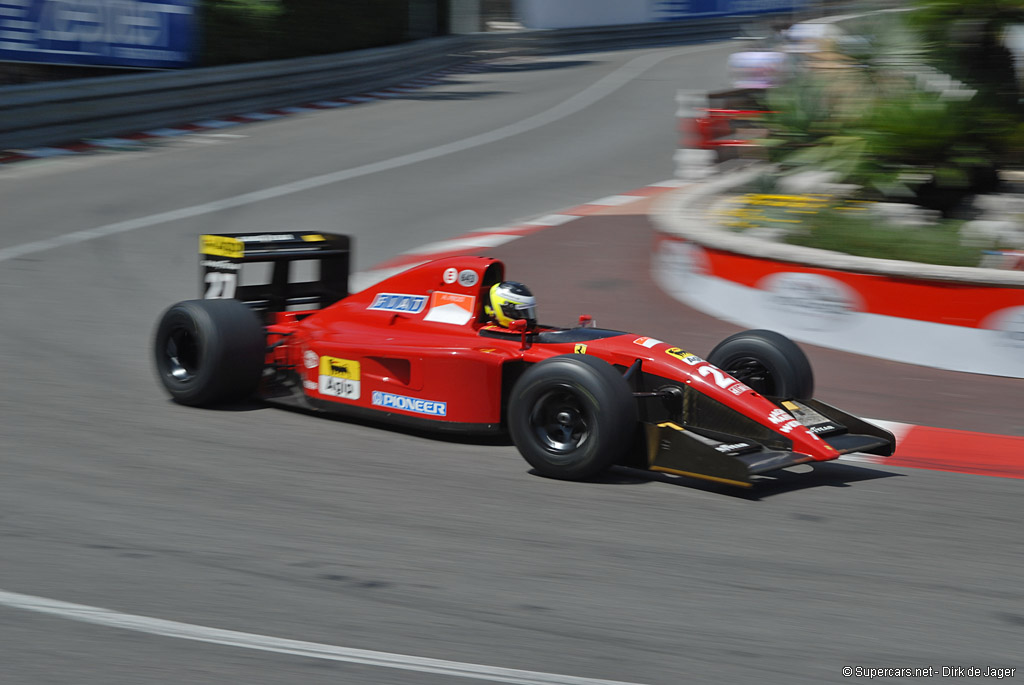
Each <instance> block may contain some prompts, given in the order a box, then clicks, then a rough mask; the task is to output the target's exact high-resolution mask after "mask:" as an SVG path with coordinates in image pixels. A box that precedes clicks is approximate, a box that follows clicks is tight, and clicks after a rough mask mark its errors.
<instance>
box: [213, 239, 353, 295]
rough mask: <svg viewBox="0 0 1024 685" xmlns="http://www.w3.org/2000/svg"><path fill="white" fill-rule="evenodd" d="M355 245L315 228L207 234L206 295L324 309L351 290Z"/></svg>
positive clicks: (349, 240)
mask: <svg viewBox="0 0 1024 685" xmlns="http://www.w3.org/2000/svg"><path fill="white" fill-rule="evenodd" d="M350 245H351V239H350V238H349V236H347V235H334V234H330V233H316V232H313V231H292V232H289V233H221V234H216V235H201V236H199V287H200V295H201V296H202V297H203V299H207V300H210V299H232V298H234V299H237V300H241V301H242V302H245V303H246V304H248V305H250V306H251V307H253V308H254V309H258V310H263V311H268V312H283V311H286V310H290V309H322V308H323V307H327V306H328V305H331V304H333V303H335V302H337V301H338V300H340V299H342V298H345V297H347V296H348V294H349V293H348V274H349V254H350ZM243 267H244V268H243Z"/></svg>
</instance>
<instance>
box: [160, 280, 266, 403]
mask: <svg viewBox="0 0 1024 685" xmlns="http://www.w3.org/2000/svg"><path fill="white" fill-rule="evenodd" d="M153 353H154V360H155V363H156V371H157V376H158V377H159V378H160V382H161V383H162V384H163V386H164V388H165V389H166V390H167V392H168V393H170V395H171V397H172V398H173V399H174V400H175V401H176V402H179V403H180V404H185V405H189V406H196V407H199V406H209V405H214V404H220V403H223V402H229V401H232V400H238V399H242V398H244V397H247V396H249V395H251V394H252V393H253V392H255V390H256V387H257V385H258V384H259V381H260V377H261V375H262V373H263V362H264V357H265V354H266V335H265V333H264V331H263V325H262V324H261V323H260V320H259V317H258V316H257V315H256V313H255V312H254V311H253V310H252V309H250V308H249V307H247V306H246V305H244V304H242V303H241V302H239V301H238V300H187V301H185V302H179V303H178V304H176V305H173V306H172V307H170V308H169V309H168V310H167V311H165V312H164V314H163V316H162V317H160V322H159V323H158V324H157V328H156V334H155V335H154V338H153Z"/></svg>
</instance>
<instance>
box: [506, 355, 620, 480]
mask: <svg viewBox="0 0 1024 685" xmlns="http://www.w3.org/2000/svg"><path fill="white" fill-rule="evenodd" d="M508 426H509V433H510V434H511V436H512V441H513V442H514V443H515V445H516V447H517V448H518V449H519V452H520V453H521V454H522V455H523V458H524V459H526V461H527V462H529V464H530V465H531V466H533V468H534V469H535V470H536V471H537V472H538V473H540V474H541V475H544V476H548V477H550V478H559V479H562V480H587V479H590V478H594V477H596V476H598V475H600V474H601V473H603V472H604V471H606V470H607V469H608V468H610V467H611V466H612V465H613V464H615V463H616V462H617V461H619V460H621V459H622V458H623V457H625V456H626V453H627V451H628V450H629V448H630V444H631V440H632V438H633V436H634V432H635V430H636V426H637V409H636V400H635V399H634V398H633V393H632V391H631V390H630V388H629V385H628V384H627V383H626V381H625V379H624V378H623V377H622V374H621V373H619V372H618V371H616V370H615V368H614V367H613V366H612V365H611V364H609V363H608V362H605V361H604V360H601V359H597V358H596V357H588V356H586V355H579V354H567V355H562V356H559V357H552V358H550V359H545V360H544V361H541V362H538V363H537V364H535V365H533V366H532V367H530V368H529V369H527V370H526V372H525V373H523V375H522V376H521V377H520V378H519V380H518V381H517V382H516V384H515V386H514V387H513V389H512V394H511V397H510V399H509V410H508Z"/></svg>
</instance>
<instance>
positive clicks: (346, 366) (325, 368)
mask: <svg viewBox="0 0 1024 685" xmlns="http://www.w3.org/2000/svg"><path fill="white" fill-rule="evenodd" d="M320 375H321V376H331V377H332V378H344V379H345V380H349V381H358V380H359V362H357V361H353V360H351V359H339V358H338V357H320Z"/></svg>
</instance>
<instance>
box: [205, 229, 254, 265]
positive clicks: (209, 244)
mask: <svg viewBox="0 0 1024 685" xmlns="http://www.w3.org/2000/svg"><path fill="white" fill-rule="evenodd" d="M199 254H205V255H210V256H211V257H228V258H230V259H240V258H242V257H244V256H245V243H243V242H242V241H241V240H238V239H237V238H228V237H227V236H223V235H201V236H199Z"/></svg>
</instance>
